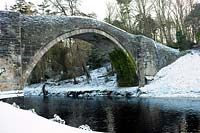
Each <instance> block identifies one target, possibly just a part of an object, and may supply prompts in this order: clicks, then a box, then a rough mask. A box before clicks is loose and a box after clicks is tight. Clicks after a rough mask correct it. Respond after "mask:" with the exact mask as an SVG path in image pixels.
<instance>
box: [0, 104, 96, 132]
mask: <svg viewBox="0 0 200 133" xmlns="http://www.w3.org/2000/svg"><path fill="white" fill-rule="evenodd" d="M0 108H1V109H0V118H1V119H0V125H1V127H0V133H47V132H48V133H89V132H94V131H86V130H82V129H78V128H74V127H70V126H67V125H63V124H60V123H57V122H53V121H50V120H48V119H45V118H43V117H40V116H38V115H37V114H34V113H32V112H31V111H27V110H22V109H18V108H15V107H13V106H12V105H9V104H7V103H4V102H0Z"/></svg>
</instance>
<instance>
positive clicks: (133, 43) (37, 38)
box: [0, 11, 179, 90]
mask: <svg viewBox="0 0 200 133" xmlns="http://www.w3.org/2000/svg"><path fill="white" fill-rule="evenodd" d="M66 38H78V39H82V40H85V41H87V42H90V43H92V44H93V45H95V46H97V47H99V48H101V49H103V50H104V51H105V52H109V51H110V50H111V49H113V48H115V47H118V48H120V49H122V50H124V51H129V52H130V53H131V54H132V55H133V57H135V59H136V61H137V62H141V63H140V66H139V67H142V68H144V71H143V74H144V75H147V76H153V75H155V74H156V72H157V71H158V70H160V69H161V68H162V67H164V66H166V65H168V64H170V63H172V62H173V61H175V60H176V59H177V58H178V56H179V52H178V51H176V50H174V49H171V48H169V47H166V46H164V45H161V44H159V43H156V42H154V41H153V40H152V39H149V38H146V37H144V36H138V35H132V34H129V33H127V32H125V31H123V30H121V29H119V28H116V27H114V26H112V25H109V24H107V23H105V22H101V21H98V20H95V19H91V18H84V17H66V16H28V15H21V14H19V13H16V12H8V11H0V69H4V70H5V71H3V72H2V73H1V76H0V90H13V89H20V88H23V87H24V85H25V84H26V81H27V78H28V77H29V75H30V73H31V71H32V70H33V68H34V67H35V65H36V64H37V62H38V61H39V60H40V59H41V57H42V56H43V55H44V54H45V53H46V52H47V51H48V50H49V49H50V48H51V47H52V46H54V45H55V44H56V43H58V42H59V41H61V40H63V39H66Z"/></svg>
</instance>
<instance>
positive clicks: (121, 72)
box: [109, 49, 138, 87]
mask: <svg viewBox="0 0 200 133" xmlns="http://www.w3.org/2000/svg"><path fill="white" fill-rule="evenodd" d="M109 57H110V60H111V63H112V65H113V67H114V68H115V71H116V73H117V83H118V86H120V87H130V86H137V85H138V76H137V67H136V63H135V60H134V58H133V57H132V55H131V54H130V53H128V52H127V53H126V52H124V51H123V50H121V49H115V50H113V51H112V52H111V53H109Z"/></svg>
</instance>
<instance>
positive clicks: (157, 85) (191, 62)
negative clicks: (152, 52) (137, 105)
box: [140, 52, 200, 97]
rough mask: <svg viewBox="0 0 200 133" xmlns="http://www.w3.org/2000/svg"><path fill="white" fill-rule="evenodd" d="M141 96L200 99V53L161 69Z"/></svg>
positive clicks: (193, 53)
mask: <svg viewBox="0 0 200 133" xmlns="http://www.w3.org/2000/svg"><path fill="white" fill-rule="evenodd" d="M140 90H141V91H142V92H143V93H145V94H142V95H141V96H150V97H200V53H198V52H192V53H189V54H187V55H185V56H183V57H180V58H179V59H178V60H177V61H175V62H174V63H172V64H171V65H169V66H166V67H164V68H163V69H161V70H160V71H159V72H158V73H157V74H156V76H155V77H154V80H153V81H152V82H151V83H150V84H149V85H146V86H145V87H143V88H141V89H140Z"/></svg>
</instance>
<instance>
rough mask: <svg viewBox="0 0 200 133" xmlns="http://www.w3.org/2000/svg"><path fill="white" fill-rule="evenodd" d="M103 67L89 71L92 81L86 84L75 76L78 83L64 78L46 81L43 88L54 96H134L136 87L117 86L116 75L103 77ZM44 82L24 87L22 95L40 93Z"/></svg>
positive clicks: (104, 71) (84, 79) (83, 77)
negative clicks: (51, 81)
mask: <svg viewBox="0 0 200 133" xmlns="http://www.w3.org/2000/svg"><path fill="white" fill-rule="evenodd" d="M106 73H107V71H106V68H105V67H102V68H99V69H95V70H93V71H91V73H90V75H91V77H92V81H90V83H89V84H88V83H87V81H86V77H85V76H80V77H78V78H77V80H78V81H79V83H78V84H73V81H72V80H65V81H61V82H58V83H48V84H47V85H46V86H45V89H46V90H47V91H48V93H49V95H56V96H58V95H59V96H60V95H61V96H70V97H73V96H76V97H77V96H78V97H82V96H108V95H109V96H136V95H137V91H138V87H129V88H119V87H117V83H116V75H114V76H108V77H107V78H106V77H105V75H106ZM43 85H44V84H42V83H40V84H33V85H30V86H27V87H25V88H24V95H26V96H30V95H42V86H43Z"/></svg>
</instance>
